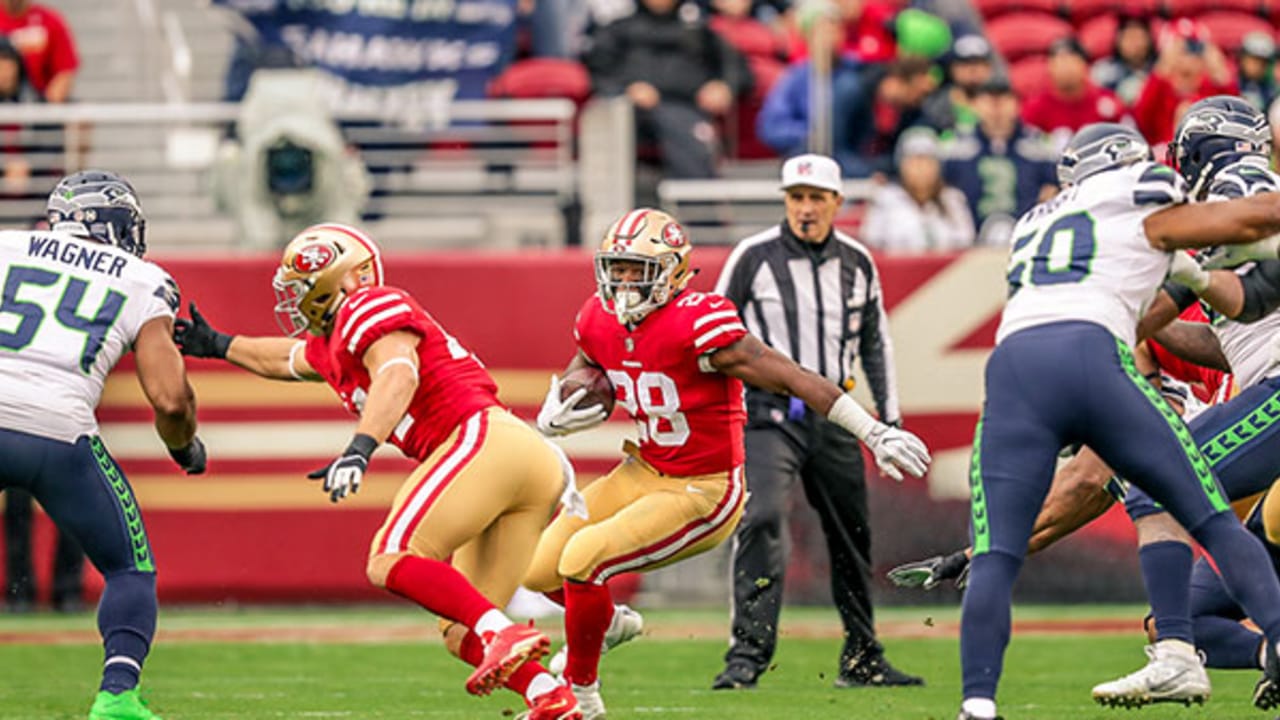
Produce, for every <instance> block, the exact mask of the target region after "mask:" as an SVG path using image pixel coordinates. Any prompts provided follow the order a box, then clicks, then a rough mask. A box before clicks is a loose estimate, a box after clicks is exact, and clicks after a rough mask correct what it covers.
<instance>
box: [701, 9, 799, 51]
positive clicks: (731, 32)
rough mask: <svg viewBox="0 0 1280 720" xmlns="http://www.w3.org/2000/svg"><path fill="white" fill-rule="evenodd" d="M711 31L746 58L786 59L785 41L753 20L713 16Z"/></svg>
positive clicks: (767, 27) (766, 26)
mask: <svg viewBox="0 0 1280 720" xmlns="http://www.w3.org/2000/svg"><path fill="white" fill-rule="evenodd" d="M711 29H712V30H714V31H715V32H716V34H718V35H719V36H720V37H722V38H724V39H725V41H727V42H728V43H729V44H730V45H732V46H734V47H735V48H737V50H738V52H740V53H742V54H743V55H746V56H747V57H748V58H756V57H764V58H774V59H778V60H781V59H784V58H786V57H787V41H786V39H785V38H782V37H780V36H779V35H778V34H777V33H775V32H774V31H773V30H771V29H769V26H768V25H765V24H764V23H762V22H760V21H759V20H756V19H754V18H732V17H727V16H724V15H715V16H713V17H712V18H711Z"/></svg>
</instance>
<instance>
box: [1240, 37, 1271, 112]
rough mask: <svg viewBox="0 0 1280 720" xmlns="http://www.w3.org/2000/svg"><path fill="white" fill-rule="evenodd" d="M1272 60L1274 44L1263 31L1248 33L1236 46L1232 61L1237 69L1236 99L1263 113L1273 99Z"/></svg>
mask: <svg viewBox="0 0 1280 720" xmlns="http://www.w3.org/2000/svg"><path fill="white" fill-rule="evenodd" d="M1275 59H1276V41H1275V39H1274V38H1272V37H1271V36H1270V35H1269V34H1267V33H1264V32H1251V33H1249V34H1248V35H1245V36H1244V41H1243V42H1242V43H1241V44H1240V55H1239V56H1238V57H1237V58H1236V66H1237V67H1238V68H1239V74H1238V75H1237V78H1238V82H1239V84H1240V97H1242V98H1244V99H1245V100H1248V101H1249V104H1250V105H1253V106H1254V107H1256V108H1258V110H1260V111H1262V112H1266V111H1267V108H1268V107H1269V106H1270V105H1271V101H1272V100H1273V99H1274V98H1275V96H1276V79H1275V76H1274V75H1273V73H1272V71H1273V68H1274V66H1275Z"/></svg>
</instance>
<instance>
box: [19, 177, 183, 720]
mask: <svg viewBox="0 0 1280 720" xmlns="http://www.w3.org/2000/svg"><path fill="white" fill-rule="evenodd" d="M47 217H48V220H49V224H50V227H51V228H52V230H51V231H49V232H39V231H35V232H27V231H4V232H0V273H3V274H4V288H5V291H4V299H3V304H2V305H0V311H2V312H4V313H6V314H8V315H9V316H11V318H10V319H11V321H6V323H5V327H6V329H5V330H4V331H3V332H0V347H3V348H4V349H5V353H4V362H3V363H0V455H3V457H4V460H5V461H4V463H3V467H2V468H0V490H2V489H5V488H10V487H14V488H22V489H24V490H26V491H28V492H29V493H31V495H33V496H34V497H35V498H36V500H39V501H40V505H41V506H42V507H43V508H44V509H45V512H47V513H48V514H49V517H50V518H52V519H53V522H54V523H55V524H57V525H58V527H59V528H61V529H62V530H64V531H66V532H68V533H70V534H71V535H72V536H73V537H74V538H75V539H76V540H78V541H79V543H80V545H82V546H83V547H84V551H85V553H86V554H87V555H88V557H89V560H90V562H92V563H93V565H94V567H96V568H98V571H99V572H101V573H102V577H103V580H104V581H105V584H106V586H105V588H104V589H103V591H102V599H101V600H100V601H99V604H98V629H99V631H100V632H101V633H102V643H103V650H104V652H103V667H102V684H101V686H100V689H99V692H98V695H97V697H96V698H95V700H94V702H93V707H92V708H91V709H90V710H89V718H90V720H150V719H154V718H158V717H159V716H157V715H156V714H154V713H153V712H151V710H149V709H148V708H147V706H146V704H145V703H144V702H143V701H142V700H141V698H139V696H138V688H137V686H138V678H139V676H140V675H141V673H142V665H143V662H144V661H145V660H146V657H147V653H148V652H149V651H150V649H151V640H152V637H153V636H154V634H155V629H156V566H155V557H154V556H153V555H152V554H151V544H150V541H149V540H148V539H147V530H146V526H145V525H144V523H143V520H142V514H141V510H139V508H138V503H137V500H136V498H135V497H134V494H133V489H132V488H131V487H130V485H129V481H128V479H126V478H125V476H124V473H123V471H121V469H120V466H119V465H117V464H116V461H115V460H114V459H113V458H112V457H111V453H110V452H109V451H108V450H107V448H106V446H105V445H104V444H103V442H102V439H101V438H100V437H99V436H98V422H97V419H96V418H95V417H94V410H95V409H96V408H97V406H98V402H99V401H100V400H101V398H102V386H103V382H104V380H105V379H106V376H107V373H108V372H110V371H111V368H112V367H114V366H115V364H116V362H117V361H119V360H120V358H121V357H123V356H124V354H125V353H126V352H128V351H129V350H133V353H134V358H135V360H136V361H137V375H138V382H139V384H140V385H141V386H142V391H143V393H144V394H145V395H146V397H147V401H148V402H149V403H150V404H151V406H152V408H153V409H154V410H155V427H156V432H157V433H158V434H159V435H160V439H161V440H162V441H164V444H165V447H166V448H168V450H169V455H170V456H171V457H172V458H173V459H174V462H176V463H177V464H178V466H179V467H181V468H182V469H183V470H185V471H186V472H187V473H188V474H198V473H201V472H204V468H205V451H204V445H203V444H201V442H200V440H199V438H197V437H196V434H195V433H196V406H195V394H194V393H193V392H192V390H191V386H190V385H189V384H188V383H187V375H186V370H185V369H184V368H183V365H182V357H181V356H180V355H179V354H178V351H177V349H176V348H175V347H174V345H173V341H172V340H171V339H170V334H171V333H172V331H173V317H174V314H175V313H176V312H177V308H178V286H177V285H176V284H175V283H174V282H173V279H172V278H170V277H169V274H168V273H166V272H165V271H164V270H163V269H161V268H160V267H159V266H157V265H155V264H153V263H151V262H149V261H147V260H144V259H143V255H144V254H145V253H146V249H147V246H146V234H145V229H146V218H145V217H144V216H143V213H142V207H141V205H140V204H139V202H138V197H137V195H136V194H135V193H134V190H133V187H132V186H131V185H130V184H129V183H128V181H126V180H125V179H124V178H122V177H120V176H119V175H117V174H115V173H112V172H105V171H101V170H85V171H83V172H78V173H75V174H74V175H69V176H67V177H65V178H63V179H62V180H60V181H59V182H58V184H57V186H56V187H55V188H54V190H53V193H52V194H50V196H49V201H48V205H47Z"/></svg>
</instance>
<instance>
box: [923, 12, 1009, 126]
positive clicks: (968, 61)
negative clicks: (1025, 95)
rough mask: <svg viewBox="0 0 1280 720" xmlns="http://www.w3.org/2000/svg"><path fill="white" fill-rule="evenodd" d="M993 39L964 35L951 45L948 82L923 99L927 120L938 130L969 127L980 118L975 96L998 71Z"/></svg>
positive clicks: (925, 118) (928, 123) (927, 122)
mask: <svg viewBox="0 0 1280 720" xmlns="http://www.w3.org/2000/svg"><path fill="white" fill-rule="evenodd" d="M991 61H992V52H991V43H989V42H987V39H986V38H985V37H983V36H981V35H976V34H970V35H961V36H960V37H958V38H956V41H955V44H953V45H952V46H951V57H950V60H949V62H948V63H947V82H946V83H945V84H944V85H943V86H942V87H940V88H938V89H937V90H936V91H935V92H934V93H933V94H932V95H930V96H929V97H928V98H927V99H926V100H925V103H924V109H923V114H924V120H925V123H926V124H927V125H929V126H930V127H932V128H933V129H935V130H937V131H938V132H939V133H949V132H952V131H954V130H957V129H959V128H970V127H973V125H974V124H975V123H977V122H978V115H977V113H975V112H974V111H973V96H974V94H975V93H976V92H977V90H978V88H979V87H981V86H982V85H984V84H986V83H987V81H989V80H990V79H991V77H992V75H993V74H994V73H995V67H994V66H993V65H992V62H991Z"/></svg>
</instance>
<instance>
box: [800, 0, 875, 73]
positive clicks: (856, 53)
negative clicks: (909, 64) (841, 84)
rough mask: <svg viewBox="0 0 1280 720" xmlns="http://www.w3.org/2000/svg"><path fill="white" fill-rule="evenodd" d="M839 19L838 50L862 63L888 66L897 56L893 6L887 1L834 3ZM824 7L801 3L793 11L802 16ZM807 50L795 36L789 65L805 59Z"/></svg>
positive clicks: (803, 39)
mask: <svg viewBox="0 0 1280 720" xmlns="http://www.w3.org/2000/svg"><path fill="white" fill-rule="evenodd" d="M836 2H837V5H836V6H837V8H838V9H839V13H840V17H841V18H842V19H843V21H844V30H845V33H844V38H845V40H844V47H843V48H841V50H842V51H843V52H845V53H847V54H849V55H852V56H853V57H854V58H855V59H856V60H858V61H859V62H863V63H883V62H889V61H890V60H892V59H894V58H895V57H897V56H898V44H897V41H895V40H894V37H893V30H892V26H893V17H894V15H895V14H897V12H898V8H897V6H896V5H895V4H894V3H892V2H888V1H887V0H836ZM825 4H826V3H822V2H817V3H805V4H804V5H802V6H800V7H799V8H798V9H797V12H798V14H804V13H805V12H806V10H808V9H809V8H808V7H806V6H813V7H818V8H822V6H824V5H825ZM808 54H809V46H808V43H807V42H806V39H805V37H804V36H803V34H798V35H796V36H795V41H794V42H793V43H792V46H791V60H792V62H799V61H800V60H804V59H805V58H806V57H808Z"/></svg>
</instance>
